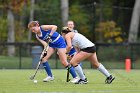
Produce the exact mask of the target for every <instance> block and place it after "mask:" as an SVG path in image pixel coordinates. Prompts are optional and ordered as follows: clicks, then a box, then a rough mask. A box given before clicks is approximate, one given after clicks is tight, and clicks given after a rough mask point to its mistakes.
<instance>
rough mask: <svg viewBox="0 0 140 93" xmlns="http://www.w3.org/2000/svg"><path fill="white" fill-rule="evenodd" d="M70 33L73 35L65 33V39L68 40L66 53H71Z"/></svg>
mask: <svg viewBox="0 0 140 93" xmlns="http://www.w3.org/2000/svg"><path fill="white" fill-rule="evenodd" d="M70 35H71V34H70V33H68V34H66V35H65V40H66V42H67V47H66V50H67V52H66V53H69V52H70V50H71V48H72V44H71V37H70Z"/></svg>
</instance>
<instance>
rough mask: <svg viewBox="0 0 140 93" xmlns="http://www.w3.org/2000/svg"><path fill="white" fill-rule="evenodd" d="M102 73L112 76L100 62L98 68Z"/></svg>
mask: <svg viewBox="0 0 140 93" xmlns="http://www.w3.org/2000/svg"><path fill="white" fill-rule="evenodd" d="M97 69H98V70H99V71H100V72H101V73H102V74H104V75H105V76H106V77H109V76H110V73H109V72H108V71H107V70H106V68H105V67H104V66H103V65H102V64H101V63H100V65H99V67H98V68H97Z"/></svg>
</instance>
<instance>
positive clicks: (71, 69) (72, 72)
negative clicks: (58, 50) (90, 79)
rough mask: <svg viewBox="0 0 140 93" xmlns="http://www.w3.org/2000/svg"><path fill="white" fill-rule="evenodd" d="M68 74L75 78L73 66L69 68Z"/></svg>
mask: <svg viewBox="0 0 140 93" xmlns="http://www.w3.org/2000/svg"><path fill="white" fill-rule="evenodd" d="M70 74H71V75H72V77H73V78H75V77H77V75H76V72H75V70H74V67H73V66H71V68H70Z"/></svg>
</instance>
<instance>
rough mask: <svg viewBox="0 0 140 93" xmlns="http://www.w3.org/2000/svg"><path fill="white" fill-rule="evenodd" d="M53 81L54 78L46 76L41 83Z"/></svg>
mask: <svg viewBox="0 0 140 93" xmlns="http://www.w3.org/2000/svg"><path fill="white" fill-rule="evenodd" d="M52 80H54V77H51V76H48V77H46V78H45V79H43V82H48V81H52Z"/></svg>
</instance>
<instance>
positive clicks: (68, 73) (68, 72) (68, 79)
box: [66, 66, 70, 82]
mask: <svg viewBox="0 0 140 93" xmlns="http://www.w3.org/2000/svg"><path fill="white" fill-rule="evenodd" d="M69 76H70V67H69V66H68V68H67V79H66V82H69V81H70V78H69Z"/></svg>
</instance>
